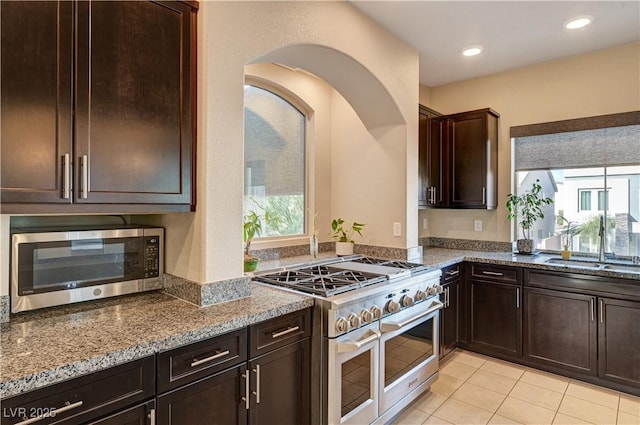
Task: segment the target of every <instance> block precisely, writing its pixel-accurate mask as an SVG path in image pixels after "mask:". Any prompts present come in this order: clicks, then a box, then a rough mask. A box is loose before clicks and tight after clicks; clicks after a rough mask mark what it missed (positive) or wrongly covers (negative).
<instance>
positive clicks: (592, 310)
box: [589, 297, 596, 322]
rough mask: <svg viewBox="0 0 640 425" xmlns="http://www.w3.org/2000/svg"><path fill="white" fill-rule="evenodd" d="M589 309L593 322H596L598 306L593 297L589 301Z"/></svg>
mask: <svg viewBox="0 0 640 425" xmlns="http://www.w3.org/2000/svg"><path fill="white" fill-rule="evenodd" d="M589 307H591V321H592V322H593V321H595V320H596V304H595V302H594V298H593V297H592V298H591V299H590V300H589Z"/></svg>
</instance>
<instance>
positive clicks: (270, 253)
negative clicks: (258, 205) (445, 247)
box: [251, 242, 422, 261]
mask: <svg viewBox="0 0 640 425" xmlns="http://www.w3.org/2000/svg"><path fill="white" fill-rule="evenodd" d="M333 251H335V242H321V243H319V244H318V252H333ZM413 251H416V248H414V249H413V250H411V249H406V248H390V247H385V246H374V245H363V244H355V245H354V247H353V253H354V254H360V255H366V256H370V257H380V258H391V259H394V260H405V261H406V260H410V259H411V255H413V256H414V257H415V256H419V257H420V258H422V255H421V254H420V255H417V254H416V253H415V252H413ZM251 255H253V256H255V257H258V258H259V259H260V260H263V261H268V260H279V259H280V258H287V257H299V256H303V255H309V245H307V244H305V245H291V246H283V247H278V248H265V249H254V250H251Z"/></svg>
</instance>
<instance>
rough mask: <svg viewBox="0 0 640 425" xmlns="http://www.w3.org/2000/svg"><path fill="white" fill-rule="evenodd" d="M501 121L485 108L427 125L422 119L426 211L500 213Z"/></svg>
mask: <svg viewBox="0 0 640 425" xmlns="http://www.w3.org/2000/svg"><path fill="white" fill-rule="evenodd" d="M499 116H500V115H499V114H498V113H497V112H495V111H493V110H491V109H480V110H476V111H469V112H462V113H459V114H453V115H443V116H435V117H431V118H430V119H428V120H426V121H428V125H427V124H426V122H425V125H423V124H422V114H421V122H420V140H421V144H420V163H421V165H420V167H419V168H420V169H421V170H425V171H424V173H421V175H420V181H421V185H420V187H421V189H422V190H423V191H424V194H422V193H421V195H420V196H421V197H423V198H425V199H426V203H424V204H425V205H426V206H429V207H440V208H477V209H494V208H496V206H497V187H498V186H497V174H498V164H497V162H498V118H499ZM423 138H425V139H428V144H427V143H422V140H423ZM423 146H426V147H427V148H426V150H423V149H422V148H423ZM419 203H420V198H419ZM421 205H422V204H421Z"/></svg>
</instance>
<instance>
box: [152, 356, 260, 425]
mask: <svg viewBox="0 0 640 425" xmlns="http://www.w3.org/2000/svg"><path fill="white" fill-rule="evenodd" d="M246 373H247V368H246V366H245V365H242V366H237V367H235V368H232V369H228V370H226V371H224V372H220V373H218V374H216V375H212V376H209V377H207V378H204V379H202V380H200V381H196V382H195V383H193V384H190V385H187V386H184V387H181V388H179V389H177V390H174V391H172V392H169V393H166V394H163V395H161V396H159V397H158V398H157V406H158V410H157V414H156V419H157V424H158V425H203V424H206V425H231V424H245V423H246V421H247V408H246V405H245V401H244V400H243V397H246V396H247V395H248V394H247V392H248V391H247V389H248V387H247V386H246V385H245V384H246V380H245V378H244V376H245V374H246Z"/></svg>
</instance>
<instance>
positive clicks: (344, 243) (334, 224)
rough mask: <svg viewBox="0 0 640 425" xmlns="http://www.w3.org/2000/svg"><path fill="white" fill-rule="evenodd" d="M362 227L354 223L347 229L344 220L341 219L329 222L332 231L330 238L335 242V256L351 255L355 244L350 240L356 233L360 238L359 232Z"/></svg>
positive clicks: (360, 224)
mask: <svg viewBox="0 0 640 425" xmlns="http://www.w3.org/2000/svg"><path fill="white" fill-rule="evenodd" d="M364 226H365V225H364V224H363V223H358V222H355V221H354V222H353V224H352V225H351V227H350V228H349V226H344V220H343V219H341V218H336V219H334V220H333V221H331V229H332V230H333V234H332V235H331V237H332V238H333V239H335V241H336V255H338V256H342V255H351V254H353V244H354V243H355V242H354V241H353V239H352V237H353V234H354V233H357V234H359V235H360V236H362V233H361V231H362V228H363V227H364Z"/></svg>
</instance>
